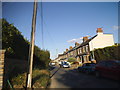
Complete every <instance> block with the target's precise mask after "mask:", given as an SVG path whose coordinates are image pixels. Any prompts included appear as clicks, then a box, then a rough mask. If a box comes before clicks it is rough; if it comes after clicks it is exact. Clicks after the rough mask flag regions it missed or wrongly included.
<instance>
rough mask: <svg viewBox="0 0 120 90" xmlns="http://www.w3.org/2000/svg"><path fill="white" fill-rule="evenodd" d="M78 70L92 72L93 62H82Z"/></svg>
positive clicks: (93, 68) (93, 69)
mask: <svg viewBox="0 0 120 90" xmlns="http://www.w3.org/2000/svg"><path fill="white" fill-rule="evenodd" d="M78 71H80V72H85V73H87V74H89V73H93V72H94V71H95V63H84V64H83V65H82V66H80V67H78Z"/></svg>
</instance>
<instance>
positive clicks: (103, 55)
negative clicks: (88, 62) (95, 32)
mask: <svg viewBox="0 0 120 90" xmlns="http://www.w3.org/2000/svg"><path fill="white" fill-rule="evenodd" d="M119 48H120V45H113V46H109V47H105V48H99V49H96V50H95V51H94V53H95V59H96V61H97V62H99V61H101V60H120V55H119V53H118V52H120V49H119ZM91 53H92V52H91Z"/></svg>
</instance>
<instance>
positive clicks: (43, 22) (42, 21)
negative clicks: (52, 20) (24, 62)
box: [38, 0, 55, 47]
mask: <svg viewBox="0 0 120 90" xmlns="http://www.w3.org/2000/svg"><path fill="white" fill-rule="evenodd" d="M40 6H41V9H39V7H38V9H39V10H41V31H42V46H43V47H44V31H45V29H44V26H47V24H46V23H45V21H44V17H43V4H42V0H41V5H40ZM46 31H47V33H48V35H49V37H50V38H49V39H51V41H52V43H53V44H54V45H55V42H54V39H53V38H52V36H51V34H50V32H49V31H48V30H47V29H46Z"/></svg>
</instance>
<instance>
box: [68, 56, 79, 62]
mask: <svg viewBox="0 0 120 90" xmlns="http://www.w3.org/2000/svg"><path fill="white" fill-rule="evenodd" d="M68 62H70V63H71V62H72V63H74V62H77V60H76V58H72V57H71V58H68Z"/></svg>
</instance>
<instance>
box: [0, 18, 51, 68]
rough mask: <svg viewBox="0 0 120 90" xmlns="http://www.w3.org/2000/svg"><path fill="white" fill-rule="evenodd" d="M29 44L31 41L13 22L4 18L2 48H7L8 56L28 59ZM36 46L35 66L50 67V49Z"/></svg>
mask: <svg viewBox="0 0 120 90" xmlns="http://www.w3.org/2000/svg"><path fill="white" fill-rule="evenodd" d="M29 45H30V43H29V41H28V40H26V39H25V38H24V37H23V35H22V34H21V32H20V31H19V30H18V29H17V28H16V27H14V25H13V24H9V23H8V22H7V21H6V20H5V19H2V49H5V50H6V53H5V57H6V58H14V59H20V60H28V53H29ZM34 48H35V49H34V66H35V67H36V66H37V67H38V66H40V67H41V68H48V63H49V62H50V53H49V51H48V50H41V49H40V48H39V47H37V46H35V47H34Z"/></svg>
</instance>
